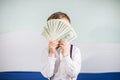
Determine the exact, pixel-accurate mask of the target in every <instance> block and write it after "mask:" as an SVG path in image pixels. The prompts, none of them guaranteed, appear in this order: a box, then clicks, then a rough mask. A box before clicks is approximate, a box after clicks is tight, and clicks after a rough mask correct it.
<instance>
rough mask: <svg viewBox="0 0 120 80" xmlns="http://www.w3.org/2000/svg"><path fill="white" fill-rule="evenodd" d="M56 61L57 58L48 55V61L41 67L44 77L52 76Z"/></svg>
mask: <svg viewBox="0 0 120 80" xmlns="http://www.w3.org/2000/svg"><path fill="white" fill-rule="evenodd" d="M46 57H47V56H46ZM55 61H56V58H54V57H47V61H46V62H45V63H44V62H43V63H44V64H43V67H42V69H41V73H42V75H43V76H44V77H46V78H50V77H51V76H53V72H54V67H55V66H54V65H55Z"/></svg>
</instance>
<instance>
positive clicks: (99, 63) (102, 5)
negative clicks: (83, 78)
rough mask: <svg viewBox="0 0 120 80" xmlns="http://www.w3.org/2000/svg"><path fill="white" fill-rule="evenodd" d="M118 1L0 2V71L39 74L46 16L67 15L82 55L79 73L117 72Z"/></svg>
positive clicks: (119, 16)
mask: <svg viewBox="0 0 120 80" xmlns="http://www.w3.org/2000/svg"><path fill="white" fill-rule="evenodd" d="M119 8H120V1H119V0H76V1H70V0H64V1H63V0H60V1H54V0H43V1H41V0H0V71H12V70H15V71H18V70H23V71H39V70H40V65H41V64H40V55H41V54H42V51H41V48H45V47H46V46H47V41H45V40H44V38H43V37H42V36H41V35H40V34H41V30H42V28H43V26H44V24H45V22H46V19H47V18H48V16H49V15H50V14H52V13H54V12H56V11H62V12H65V13H67V14H68V15H69V16H70V18H71V21H72V25H73V26H74V28H75V30H76V32H77V33H78V38H77V39H76V40H74V41H73V42H72V43H74V44H76V45H77V46H79V48H80V50H81V53H82V60H83V63H82V72H109V71H110V72H111V71H112V72H117V71H120V68H119V67H120V63H119V56H120V37H119V35H120V15H119V14H120V9H119Z"/></svg>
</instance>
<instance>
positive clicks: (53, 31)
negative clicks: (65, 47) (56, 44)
mask: <svg viewBox="0 0 120 80" xmlns="http://www.w3.org/2000/svg"><path fill="white" fill-rule="evenodd" d="M42 35H43V36H44V37H45V38H46V39H47V40H56V41H59V40H61V39H65V40H67V41H68V42H70V41H72V40H73V39H75V38H76V37H77V35H76V32H75V30H74V29H73V27H72V26H71V25H70V24H69V23H68V22H66V21H65V20H61V19H51V20H49V21H47V23H46V25H45V26H44V28H43V31H42Z"/></svg>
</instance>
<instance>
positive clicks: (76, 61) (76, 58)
mask: <svg viewBox="0 0 120 80" xmlns="http://www.w3.org/2000/svg"><path fill="white" fill-rule="evenodd" d="M72 55H73V56H72V59H71V58H70V56H66V57H64V58H63V60H62V61H63V64H64V65H65V71H66V73H67V74H68V75H69V76H70V77H71V78H74V77H77V75H78V74H79V72H80V69H81V53H80V50H79V48H76V49H73V52H72Z"/></svg>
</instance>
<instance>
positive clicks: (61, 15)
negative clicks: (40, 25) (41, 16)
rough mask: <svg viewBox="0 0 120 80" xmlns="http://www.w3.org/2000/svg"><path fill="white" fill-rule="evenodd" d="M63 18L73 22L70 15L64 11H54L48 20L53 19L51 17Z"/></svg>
mask: <svg viewBox="0 0 120 80" xmlns="http://www.w3.org/2000/svg"><path fill="white" fill-rule="evenodd" d="M61 18H66V19H68V21H69V22H70V23H71V20H70V18H69V17H68V15H67V14H66V13H63V12H55V13H53V14H52V15H50V16H49V17H48V19H47V21H48V20H51V19H61Z"/></svg>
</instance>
